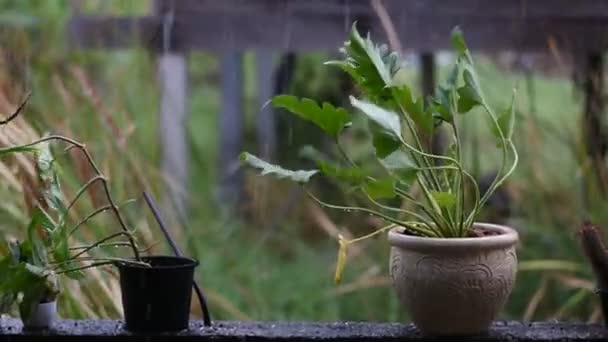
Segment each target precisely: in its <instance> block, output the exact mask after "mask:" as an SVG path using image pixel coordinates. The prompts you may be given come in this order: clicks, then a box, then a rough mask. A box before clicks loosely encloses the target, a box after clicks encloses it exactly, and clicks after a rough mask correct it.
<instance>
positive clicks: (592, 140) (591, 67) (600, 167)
mask: <svg viewBox="0 0 608 342" xmlns="http://www.w3.org/2000/svg"><path fill="white" fill-rule="evenodd" d="M584 62H585V64H584V84H583V87H584V91H585V112H584V117H583V120H584V122H583V136H584V141H585V144H586V149H587V154H588V156H589V158H590V160H591V163H592V165H593V168H594V171H595V176H596V178H597V183H598V184H597V185H598V186H599V190H600V191H601V192H602V193H603V194H605V193H606V185H607V184H606V181H607V180H608V179H607V175H606V167H605V166H604V159H605V157H606V152H607V151H608V136H607V132H606V129H605V128H604V123H605V119H604V118H603V117H604V116H605V114H604V68H603V65H604V63H603V56H602V54H601V53H589V54H588V55H587V56H586V59H585V61H584Z"/></svg>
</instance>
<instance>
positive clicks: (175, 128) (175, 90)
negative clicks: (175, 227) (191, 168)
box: [158, 53, 188, 216]
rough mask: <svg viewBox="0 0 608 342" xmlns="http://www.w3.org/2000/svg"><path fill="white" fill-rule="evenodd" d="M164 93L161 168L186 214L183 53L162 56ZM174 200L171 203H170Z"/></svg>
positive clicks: (179, 208) (172, 199) (170, 191)
mask: <svg viewBox="0 0 608 342" xmlns="http://www.w3.org/2000/svg"><path fill="white" fill-rule="evenodd" d="M158 77H159V85H160V92H161V99H160V120H159V135H160V141H161V153H162V157H161V159H162V162H161V163H162V165H161V171H162V174H163V177H164V178H165V180H166V181H167V189H168V196H165V199H163V202H164V203H165V205H168V204H172V206H173V207H175V209H176V210H177V212H178V214H180V215H182V216H183V215H185V214H186V209H187V208H186V207H187V203H186V197H187V196H186V189H187V188H188V185H187V184H188V146H187V139H186V136H187V132H186V126H185V124H186V119H187V116H186V99H187V60H186V57H185V56H184V55H182V54H176V53H164V54H162V55H159V57H158ZM169 200H170V202H168V201H169Z"/></svg>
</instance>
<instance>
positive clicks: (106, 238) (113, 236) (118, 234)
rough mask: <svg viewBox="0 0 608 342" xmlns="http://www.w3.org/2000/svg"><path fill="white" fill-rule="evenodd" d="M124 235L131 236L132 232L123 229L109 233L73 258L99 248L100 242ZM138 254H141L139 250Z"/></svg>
mask: <svg viewBox="0 0 608 342" xmlns="http://www.w3.org/2000/svg"><path fill="white" fill-rule="evenodd" d="M123 235H126V236H127V237H129V236H130V235H131V233H129V232H122V231H121V232H117V233H114V234H111V235H108V236H106V237H105V238H103V239H101V240H99V241H97V242H95V243H94V244H92V245H91V246H90V247H89V248H85V249H83V250H82V251H80V252H78V253H77V254H76V255H74V256H73V257H72V258H78V257H79V256H81V255H83V254H84V253H86V252H88V251H90V250H91V249H94V248H97V246H99V245H100V244H102V243H104V242H106V241H109V240H112V239H114V238H117V237H119V236H123ZM138 254H139V252H138Z"/></svg>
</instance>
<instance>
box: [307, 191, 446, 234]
mask: <svg viewBox="0 0 608 342" xmlns="http://www.w3.org/2000/svg"><path fill="white" fill-rule="evenodd" d="M304 191H306V193H307V194H308V196H309V197H310V198H312V199H313V200H314V201H315V202H317V203H318V204H319V205H321V206H324V207H327V208H331V209H339V210H346V211H358V212H363V213H367V214H370V215H373V216H376V217H380V218H382V219H384V220H386V221H388V222H391V223H394V224H398V225H400V226H403V227H405V228H407V229H409V230H411V231H413V232H416V233H418V234H421V235H423V236H435V235H437V234H435V232H433V231H429V230H426V229H422V228H420V227H413V226H412V225H410V224H408V223H407V222H404V221H399V220H396V219H394V218H392V217H390V216H387V215H384V214H381V213H379V212H376V211H374V210H370V209H367V208H361V207H348V206H340V205H334V204H329V203H326V202H323V201H322V200H320V199H318V198H317V197H316V196H315V195H313V194H312V193H311V192H310V191H308V189H306V188H304Z"/></svg>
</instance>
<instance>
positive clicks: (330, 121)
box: [272, 95, 350, 138]
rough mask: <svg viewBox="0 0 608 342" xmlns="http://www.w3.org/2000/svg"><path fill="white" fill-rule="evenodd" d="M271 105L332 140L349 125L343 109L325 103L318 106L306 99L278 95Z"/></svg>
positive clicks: (347, 116) (346, 114)
mask: <svg viewBox="0 0 608 342" xmlns="http://www.w3.org/2000/svg"><path fill="white" fill-rule="evenodd" d="M272 104H273V105H274V106H275V107H278V108H284V109H286V110H288V111H290V112H291V113H293V114H295V115H297V116H299V117H300V118H302V119H304V120H307V121H310V122H312V123H313V124H315V125H317V126H318V127H319V128H321V129H322V130H323V131H325V133H327V134H328V135H330V136H332V137H334V138H335V137H337V136H338V135H339V134H340V132H341V131H342V130H343V129H344V127H346V126H348V125H349V124H350V118H349V115H348V113H347V112H346V110H345V109H344V108H340V107H337V108H336V107H334V106H332V105H331V104H329V103H327V102H324V103H323V104H322V105H321V106H319V104H317V102H316V101H314V100H311V99H308V98H302V99H299V98H297V97H296V96H292V95H278V96H275V97H273V99H272Z"/></svg>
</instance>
